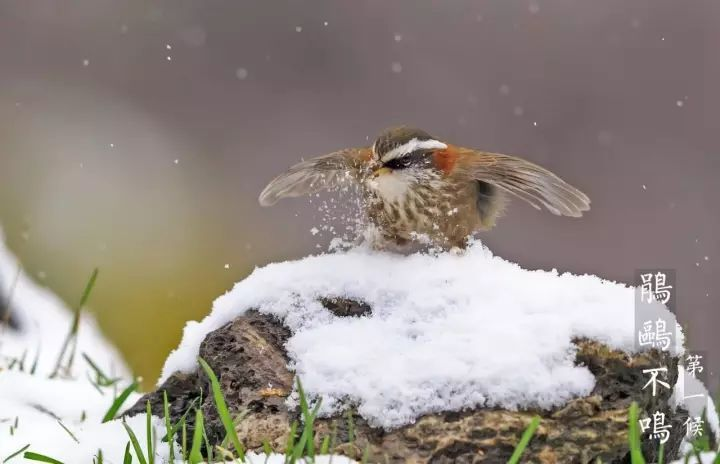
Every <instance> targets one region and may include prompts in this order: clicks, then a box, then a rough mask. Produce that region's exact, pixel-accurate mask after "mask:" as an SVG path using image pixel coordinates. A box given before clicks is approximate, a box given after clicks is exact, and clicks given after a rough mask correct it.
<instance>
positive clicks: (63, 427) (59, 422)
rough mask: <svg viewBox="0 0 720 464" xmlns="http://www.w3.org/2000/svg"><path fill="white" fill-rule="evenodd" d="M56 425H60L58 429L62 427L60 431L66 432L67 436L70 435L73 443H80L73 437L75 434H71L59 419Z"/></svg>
mask: <svg viewBox="0 0 720 464" xmlns="http://www.w3.org/2000/svg"><path fill="white" fill-rule="evenodd" d="M57 423H58V424H59V425H60V427H62V429H63V430H64V431H65V432H67V434H68V435H70V438H72V439H73V440H74V441H75V443H80V440H78V439H77V437H76V436H75V434H74V433H72V432H71V431H70V429H69V428H67V427H65V424H63V423H62V421H61V420H60V419H58V420H57Z"/></svg>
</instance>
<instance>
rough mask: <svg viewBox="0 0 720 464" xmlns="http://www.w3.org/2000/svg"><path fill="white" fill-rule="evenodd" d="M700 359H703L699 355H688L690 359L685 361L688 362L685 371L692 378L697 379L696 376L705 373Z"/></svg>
mask: <svg viewBox="0 0 720 464" xmlns="http://www.w3.org/2000/svg"><path fill="white" fill-rule="evenodd" d="M700 358H702V356H701V355H699V354H695V355H692V354H691V355H688V357H687V358H686V359H685V360H686V361H687V364H686V365H685V370H686V371H687V373H688V374H690V375H691V376H692V377H697V375H696V374H700V373H702V371H703V367H702V366H701V365H700Z"/></svg>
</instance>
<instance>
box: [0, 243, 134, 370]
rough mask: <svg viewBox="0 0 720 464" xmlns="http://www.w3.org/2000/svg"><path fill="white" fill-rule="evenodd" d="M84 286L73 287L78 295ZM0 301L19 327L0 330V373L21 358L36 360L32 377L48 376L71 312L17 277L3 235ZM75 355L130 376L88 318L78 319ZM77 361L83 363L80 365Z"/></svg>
mask: <svg viewBox="0 0 720 464" xmlns="http://www.w3.org/2000/svg"><path fill="white" fill-rule="evenodd" d="M19 270H20V272H19V273H18V271H19ZM88 277H89V275H88ZM84 284H85V282H78V288H79V290H78V292H80V291H82V286H83V285H84ZM79 299H80V294H78V300H79ZM0 301H2V302H3V303H5V302H7V301H9V302H10V304H9V306H10V310H11V312H12V316H13V318H14V319H15V320H16V321H17V322H18V325H19V326H20V329H19V330H17V331H16V330H8V329H7V328H6V327H2V326H0V368H2V367H3V366H5V365H7V364H8V363H11V362H12V360H14V359H20V358H22V357H23V356H24V357H25V360H26V364H28V365H31V364H32V363H33V362H34V360H35V358H36V357H37V359H38V365H37V372H42V373H50V372H51V371H52V370H53V367H54V365H55V362H56V358H57V356H58V354H59V353H60V350H61V346H62V343H63V341H64V339H65V337H66V335H67V334H68V331H69V330H70V324H71V320H72V315H71V312H70V310H69V309H68V308H67V306H66V305H65V303H63V301H62V300H60V298H58V297H57V296H56V295H55V294H54V293H52V292H51V291H49V290H48V289H46V288H44V287H41V286H39V285H38V284H36V283H35V282H33V280H32V279H31V278H30V277H28V276H27V274H25V273H24V272H22V270H21V268H20V264H19V263H18V261H17V260H16V259H15V257H14V256H13V255H12V253H11V252H10V251H9V250H8V249H7V248H6V246H5V244H4V237H3V234H2V230H0ZM3 306H4V305H3ZM77 353H78V355H77V357H78V358H80V353H87V354H88V355H89V356H90V358H92V360H93V361H94V362H95V363H97V364H98V365H99V366H100V367H101V368H102V369H103V370H104V371H105V372H106V373H108V374H110V373H113V374H115V375H123V376H127V375H129V371H128V369H127V367H126V365H125V362H124V361H123V360H122V357H121V356H120V355H119V354H118V352H117V350H116V349H115V348H114V347H113V346H112V345H111V344H110V343H108V342H107V340H105V338H104V337H103V336H102V334H101V333H100V330H99V329H98V327H97V324H96V322H95V319H94V318H93V317H92V316H90V315H88V314H87V313H85V314H84V315H83V317H82V318H81V320H80V329H79V333H78V339H77ZM80 362H81V363H83V361H82V360H80Z"/></svg>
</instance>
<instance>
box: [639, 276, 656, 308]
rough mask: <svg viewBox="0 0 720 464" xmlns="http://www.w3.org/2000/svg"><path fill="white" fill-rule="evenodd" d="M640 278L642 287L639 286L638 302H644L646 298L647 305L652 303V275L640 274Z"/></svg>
mask: <svg viewBox="0 0 720 464" xmlns="http://www.w3.org/2000/svg"><path fill="white" fill-rule="evenodd" d="M640 278H641V279H642V285H641V286H640V301H645V298H647V302H648V303H652V301H653V296H654V295H653V293H654V292H653V282H652V278H653V275H652V273H648V274H640Z"/></svg>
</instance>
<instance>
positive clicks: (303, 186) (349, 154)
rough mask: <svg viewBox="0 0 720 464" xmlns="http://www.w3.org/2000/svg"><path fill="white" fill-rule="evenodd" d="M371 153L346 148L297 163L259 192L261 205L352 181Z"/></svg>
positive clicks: (368, 149)
mask: <svg viewBox="0 0 720 464" xmlns="http://www.w3.org/2000/svg"><path fill="white" fill-rule="evenodd" d="M370 156H371V151H370V148H347V149H344V150H339V151H336V152H333V153H329V154H327V155H323V156H318V157H317V158H312V159H309V160H307V161H303V162H301V163H298V164H296V165H295V166H293V167H291V168H290V169H288V170H287V171H286V172H285V173H283V174H280V175H279V176H277V177H276V178H275V179H273V180H272V181H270V183H269V184H268V185H267V187H265V189H264V190H263V191H262V193H260V198H259V201H260V204H261V205H263V206H270V205H274V204H275V203H276V202H277V201H278V200H279V199H280V198H285V197H299V196H302V195H309V194H312V193H316V192H319V191H320V190H330V189H333V188H336V187H339V186H341V185H343V184H344V183H346V182H350V181H354V180H356V179H357V178H358V175H359V174H360V172H361V169H362V166H363V162H364V161H366V160H368V159H369V158H370Z"/></svg>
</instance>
